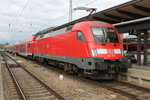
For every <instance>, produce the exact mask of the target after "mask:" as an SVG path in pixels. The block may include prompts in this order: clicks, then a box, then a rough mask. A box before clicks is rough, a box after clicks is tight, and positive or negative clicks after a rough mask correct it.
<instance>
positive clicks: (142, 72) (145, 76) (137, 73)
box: [119, 65, 150, 86]
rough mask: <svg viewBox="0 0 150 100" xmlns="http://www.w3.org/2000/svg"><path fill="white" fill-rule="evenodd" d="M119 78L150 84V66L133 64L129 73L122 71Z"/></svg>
mask: <svg viewBox="0 0 150 100" xmlns="http://www.w3.org/2000/svg"><path fill="white" fill-rule="evenodd" d="M119 79H120V80H126V81H128V82H135V83H138V84H140V85H149V86H150V67H148V66H138V65H133V68H129V69H128V72H127V73H120V77H119Z"/></svg>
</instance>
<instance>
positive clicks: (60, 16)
mask: <svg viewBox="0 0 150 100" xmlns="http://www.w3.org/2000/svg"><path fill="white" fill-rule="evenodd" d="M80 1H83V0H79V1H78V2H80ZM96 1H97V0H94V1H91V2H89V3H87V4H85V5H83V6H87V5H90V4H92V3H94V2H96ZM73 8H74V6H73ZM73 8H72V10H73ZM63 10H64V9H63ZM72 13H74V10H73V12H72ZM65 16H67V14H64V15H62V16H60V17H58V18H56V19H54V21H53V23H54V22H56V21H58V19H60V18H62V17H65ZM49 23H50V22H49ZM49 23H47V24H45V25H42V26H41V27H39V28H37V29H36V31H37V30H39V29H41V28H43V27H45V26H47V25H50V24H49Z"/></svg>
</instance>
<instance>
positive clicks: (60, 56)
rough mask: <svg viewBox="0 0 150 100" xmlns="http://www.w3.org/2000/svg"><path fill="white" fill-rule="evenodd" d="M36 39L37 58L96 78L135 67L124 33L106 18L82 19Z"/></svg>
mask: <svg viewBox="0 0 150 100" xmlns="http://www.w3.org/2000/svg"><path fill="white" fill-rule="evenodd" d="M35 42H36V43H35V48H34V59H36V60H38V61H41V62H45V63H50V64H55V65H57V66H58V67H59V68H62V69H64V70H65V71H69V72H70V71H72V72H74V73H78V74H79V75H83V76H88V77H90V78H93V79H114V78H116V77H117V74H118V72H126V71H127V68H129V67H131V63H130V62H128V59H127V58H126V57H124V55H123V44H122V42H121V39H120V35H119V34H118V32H117V30H116V29H115V28H114V27H113V26H112V25H111V24H108V23H105V22H99V21H84V22H80V23H77V24H75V25H73V26H68V27H65V28H61V29H58V30H55V31H53V30H52V31H50V32H49V33H45V34H43V35H40V36H38V38H36V40H35ZM31 51H32V50H31Z"/></svg>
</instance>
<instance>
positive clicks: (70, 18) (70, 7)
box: [69, 0, 72, 22]
mask: <svg viewBox="0 0 150 100" xmlns="http://www.w3.org/2000/svg"><path fill="white" fill-rule="evenodd" d="M70 21H72V0H70V1H69V22H70Z"/></svg>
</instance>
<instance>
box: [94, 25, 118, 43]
mask: <svg viewBox="0 0 150 100" xmlns="http://www.w3.org/2000/svg"><path fill="white" fill-rule="evenodd" d="M92 32H93V35H94V40H95V42H101V43H104V42H112V43H118V37H117V34H116V31H115V30H114V29H113V28H106V27H92Z"/></svg>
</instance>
